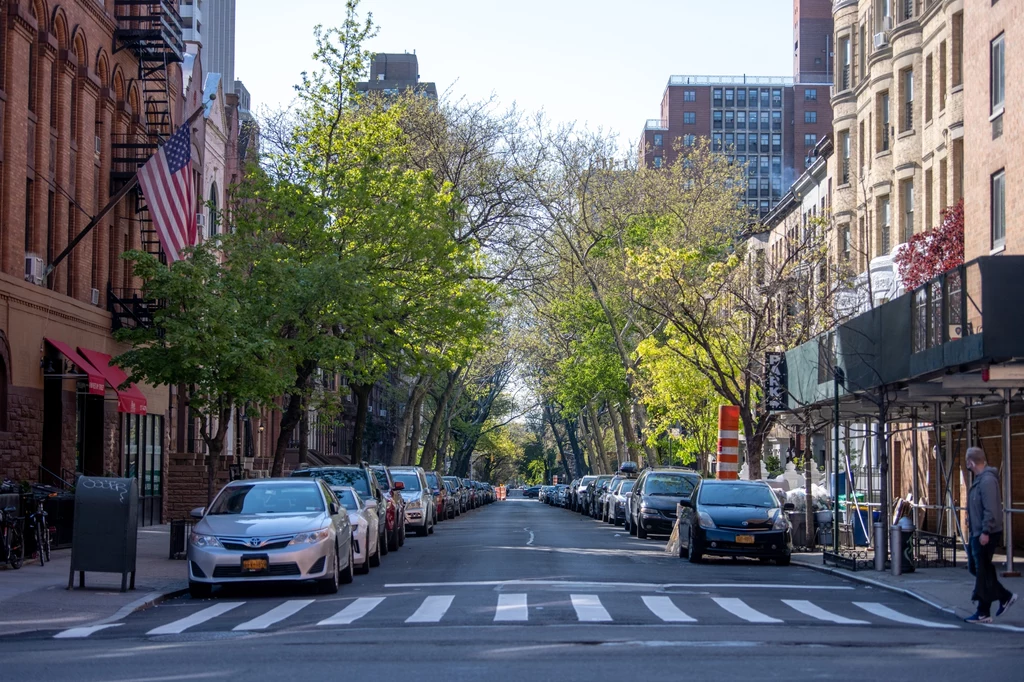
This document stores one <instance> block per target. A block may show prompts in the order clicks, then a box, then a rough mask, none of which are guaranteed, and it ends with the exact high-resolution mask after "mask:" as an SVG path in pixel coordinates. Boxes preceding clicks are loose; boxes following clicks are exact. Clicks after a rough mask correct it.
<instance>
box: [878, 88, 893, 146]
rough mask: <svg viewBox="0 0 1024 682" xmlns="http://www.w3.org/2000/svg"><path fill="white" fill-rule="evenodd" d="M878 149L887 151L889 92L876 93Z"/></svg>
mask: <svg viewBox="0 0 1024 682" xmlns="http://www.w3.org/2000/svg"><path fill="white" fill-rule="evenodd" d="M876 115H877V117H878V127H879V130H878V151H880V152H885V151H889V130H890V123H889V93H888V92H883V93H881V94H880V95H878V113H877V114H876Z"/></svg>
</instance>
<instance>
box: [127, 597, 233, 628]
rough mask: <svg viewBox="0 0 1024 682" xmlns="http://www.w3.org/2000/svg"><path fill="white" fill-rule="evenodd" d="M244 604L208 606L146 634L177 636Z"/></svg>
mask: <svg viewBox="0 0 1024 682" xmlns="http://www.w3.org/2000/svg"><path fill="white" fill-rule="evenodd" d="M244 603H245V602H244V601H236V602H233V603H229V604H214V605H213V606H208V607H207V608H205V609H202V610H201V611H196V612H195V613H193V614H192V615H191V616H186V617H185V618H181V619H179V620H176V621H173V622H171V623H168V624H167V625H161V626H160V627H158V628H153V629H152V630H150V631H149V632H147V633H146V634H147V635H177V634H180V633H182V632H184V631H185V630H188V629H189V628H191V627H195V626H196V625H202V624H203V623H205V622H206V621H208V620H212V619H214V618H216V617H217V616H222V615H224V614H225V613H227V612H228V611H231V610H232V609H237V608H238V607H239V606H241V605H242V604H244Z"/></svg>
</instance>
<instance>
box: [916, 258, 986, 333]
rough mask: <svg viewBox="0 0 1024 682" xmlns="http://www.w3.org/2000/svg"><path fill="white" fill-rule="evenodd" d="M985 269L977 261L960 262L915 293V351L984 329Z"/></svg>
mask: <svg viewBox="0 0 1024 682" xmlns="http://www.w3.org/2000/svg"><path fill="white" fill-rule="evenodd" d="M981 292H982V289H981V270H980V267H979V264H978V262H977V261H974V262H971V263H965V264H963V265H958V266H957V267H955V268H953V269H952V270H949V271H948V272H944V273H943V274H941V275H939V276H938V277H936V278H935V279H933V280H931V281H929V282H926V283H925V284H923V285H921V286H920V287H918V288H917V289H915V290H914V292H913V296H914V298H913V306H914V308H913V316H912V319H911V324H912V334H911V338H912V343H913V346H912V351H913V352H914V353H920V352H922V351H924V350H927V349H929V348H934V347H935V346H939V345H942V344H944V343H948V342H949V341H956V340H958V339H961V338H964V337H967V336H971V335H972V334H978V333H981V331H982V322H983V311H982V309H981Z"/></svg>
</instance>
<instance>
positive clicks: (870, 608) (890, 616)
mask: <svg viewBox="0 0 1024 682" xmlns="http://www.w3.org/2000/svg"><path fill="white" fill-rule="evenodd" d="M853 603H854V604H855V605H856V606H859V607H860V608H862V609H864V610H865V611H867V612H868V613H870V614H873V615H875V616H878V617H879V618H885V619H886V620H891V621H895V622H897V623H906V624H907V625H920V626H922V627H926V628H942V629H945V630H959V629H960V628H959V626H957V625H953V624H952V623H936V622H934V621H930V620H921V619H920V618H914V617H913V616H905V615H903V614H902V613H900V612H899V611H894V610H893V609H890V608H889V607H888V606H886V605H884V604H879V603H877V602H863V601H855V602H853Z"/></svg>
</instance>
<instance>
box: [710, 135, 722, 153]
mask: <svg viewBox="0 0 1024 682" xmlns="http://www.w3.org/2000/svg"><path fill="white" fill-rule="evenodd" d="M711 151H715V152H720V151H722V133H714V134H713V135H712V136H711Z"/></svg>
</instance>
